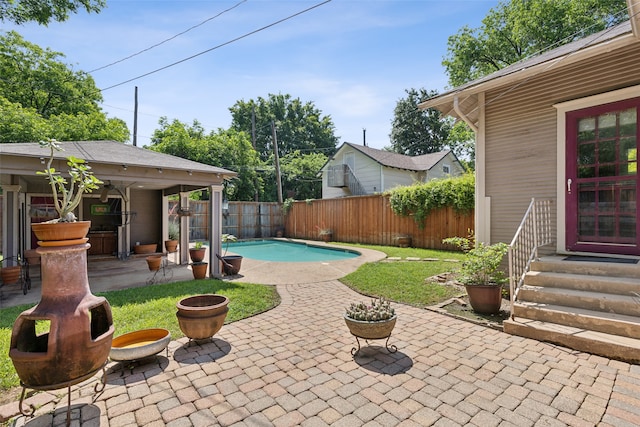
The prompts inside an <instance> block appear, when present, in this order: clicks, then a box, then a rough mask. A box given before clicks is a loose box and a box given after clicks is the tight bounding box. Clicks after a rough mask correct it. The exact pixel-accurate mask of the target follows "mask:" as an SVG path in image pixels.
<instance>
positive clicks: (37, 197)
mask: <svg viewBox="0 0 640 427" xmlns="http://www.w3.org/2000/svg"><path fill="white" fill-rule="evenodd" d="M61 145H62V147H63V149H64V151H59V152H56V153H54V157H55V160H54V162H53V165H52V167H55V169H56V170H58V171H61V172H62V173H63V175H64V174H65V172H66V169H67V165H66V158H67V157H69V156H75V157H78V158H81V159H84V160H86V161H87V162H88V163H89V165H90V166H91V168H92V170H93V172H94V174H95V176H96V177H98V178H99V179H100V180H101V181H103V184H102V185H101V188H100V189H99V190H97V191H94V192H93V193H89V194H85V196H84V198H83V201H82V203H81V205H80V206H79V208H78V212H76V216H77V217H78V218H79V219H80V220H91V221H92V225H91V229H90V233H89V243H91V244H92V247H93V253H94V254H98V255H102V256H113V257H114V258H115V257H117V258H120V259H126V258H128V257H129V255H130V254H131V253H132V252H133V247H134V245H136V244H138V243H147V244H148V243H156V244H157V247H158V248H162V244H163V241H164V240H167V239H168V229H169V216H168V200H169V197H170V196H174V195H177V196H178V197H179V200H180V204H179V206H180V214H181V215H180V242H179V249H178V251H179V253H178V255H179V258H178V261H177V262H179V263H181V264H186V263H187V262H188V261H189V256H188V249H189V237H190V230H189V221H188V215H189V194H190V193H191V192H193V191H198V190H209V203H210V209H209V211H210V212H212V214H211V215H210V216H209V218H208V221H210V224H209V227H208V228H209V230H211V232H210V233H209V236H208V245H209V248H210V250H209V251H208V252H209V265H210V275H211V276H214V277H217V276H219V275H220V263H219V262H217V259H216V257H215V254H217V253H220V250H221V247H220V246H221V235H222V201H223V189H224V182H225V181H226V180H230V179H232V178H233V177H235V176H236V175H237V174H236V173H235V172H233V171H229V170H227V169H223V168H219V167H215V166H210V165H205V164H202V163H198V162H194V161H191V160H186V159H183V158H180V157H175V156H171V155H167V154H163V153H158V152H155V151H152V150H149V149H145V148H141V147H136V146H133V145H129V144H123V143H120V142H116V141H75V142H61ZM49 154H50V153H49V151H48V150H46V149H43V148H41V147H40V145H39V144H38V143H12V144H0V188H1V190H2V193H1V194H2V196H1V199H0V201H1V204H0V206H1V209H2V212H3V215H2V226H1V228H0V231H1V238H0V243H1V245H2V246H1V247H0V253H2V255H3V256H4V258H5V259H6V260H7V261H6V262H5V265H6V264H7V263H8V265H11V262H15V260H16V259H17V257H18V256H21V257H22V256H24V253H25V251H27V250H29V249H34V248H35V247H37V241H36V239H35V237H34V236H33V235H32V232H31V224H32V223H34V222H41V221H45V220H48V219H53V218H55V217H56V213H55V210H54V209H53V206H52V204H51V202H52V198H51V197H52V193H51V188H50V186H49V183H48V181H47V180H46V179H45V178H44V177H42V176H39V175H36V171H38V170H43V169H44V168H45V166H46V162H47V160H48V158H49ZM159 251H162V249H159ZM90 254H91V252H90Z"/></svg>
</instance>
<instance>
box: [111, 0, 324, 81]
mask: <svg viewBox="0 0 640 427" xmlns="http://www.w3.org/2000/svg"><path fill="white" fill-rule="evenodd" d="M329 2H331V0H325V1H323V2H320V3H317V4H315V5H313V6H311V7H308V8H306V9H304V10H301V11H300V12H296V13H294V14H293V15H289V16H287V17H286V18H282V19H279V20H278V21H275V22H272V23H271V24H268V25H265V26H263V27H260V28H258V29H256V30H253V31H250V32H248V33H245V34H243V35H241V36H239V37H236V38H234V39H231V40H229V41H226V42H224V43H221V44H219V45H217V46H214V47H211V48H209V49H206V50H203V51H201V52H198V53H196V54H194V55H191V56H189V57H187V58H184V59H181V60H179V61H176V62H173V63H171V64H168V65H165V66H164V67H160V68H156V69H155V70H153V71H149V72H148V73H144V74H141V75H139V76H137V77H133V78H131V79H129V80H125V81H123V82H120V83H117V84H115V85H111V86H109V87H106V88H104V89H101V91H102V92H104V91H106V90H109V89H113V88H115V87H118V86H122V85H124V84H127V83H131V82H132V81H134V80H138V79H141V78H143V77H147V76H150V75H151V74H155V73H157V72H159V71H163V70H166V69H167V68H171V67H173V66H176V65H178V64H182V63H183V62H187V61H190V60H192V59H194V58H197V57H198V56H201V55H204V54H205V53H209V52H211V51H213V50H216V49H219V48H221V47H223V46H226V45H229V44H231V43H235V42H237V41H239V40H242V39H244V38H246V37H249V36H252V35H254V34H256V33H259V32H261V31H264V30H266V29H268V28H271V27H274V26H276V25H278V24H281V23H283V22H285V21H288V20H290V19H292V18H295V17H296V16H299V15H302V14H304V13H307V12H309V11H311V10H313V9H316V8H318V7H320V6H323V5H325V4H327V3H329Z"/></svg>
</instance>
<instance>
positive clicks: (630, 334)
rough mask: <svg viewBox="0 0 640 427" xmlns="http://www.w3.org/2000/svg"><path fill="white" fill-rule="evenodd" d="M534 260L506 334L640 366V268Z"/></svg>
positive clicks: (557, 259)
mask: <svg viewBox="0 0 640 427" xmlns="http://www.w3.org/2000/svg"><path fill="white" fill-rule="evenodd" d="M566 258H567V257H564V256H553V257H545V258H542V259H539V260H536V261H533V262H532V263H531V265H530V268H529V271H528V272H527V273H526V275H525V276H524V283H523V284H522V285H521V286H520V288H519V290H518V294H517V300H516V301H515V302H512V306H511V313H512V317H511V318H510V319H509V320H506V321H505V322H504V331H505V332H507V333H510V334H513V335H519V336H523V337H528V338H533V339H537V340H540V341H547V342H552V343H555V344H560V345H563V346H565V347H569V348H572V349H575V350H580V351H585V352H588V353H592V354H598V355H601V356H606V357H609V358H612V359H618V360H625V361H629V362H634V363H637V362H640V264H627V263H617V262H603V261H597V262H593V261H569V260H566Z"/></svg>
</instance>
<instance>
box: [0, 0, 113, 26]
mask: <svg viewBox="0 0 640 427" xmlns="http://www.w3.org/2000/svg"><path fill="white" fill-rule="evenodd" d="M105 5H106V1H105V0H0V21H3V22H4V21H10V22H14V23H16V24H23V23H25V22H28V21H35V22H37V23H38V24H40V25H47V24H49V23H50V22H51V21H59V22H63V21H66V20H67V19H68V18H69V13H77V12H78V9H84V10H86V11H87V12H88V13H91V12H100V10H102V8H103V7H104V6H105Z"/></svg>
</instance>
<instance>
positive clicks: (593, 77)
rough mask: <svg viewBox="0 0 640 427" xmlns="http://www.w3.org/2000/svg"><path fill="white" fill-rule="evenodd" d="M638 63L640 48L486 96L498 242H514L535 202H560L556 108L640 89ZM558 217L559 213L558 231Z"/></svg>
mask: <svg viewBox="0 0 640 427" xmlns="http://www.w3.org/2000/svg"><path fill="white" fill-rule="evenodd" d="M638 64H640V46H639V45H638V44H635V45H632V46H630V47H628V48H625V49H623V51H617V52H614V53H608V54H604V55H602V56H601V57H600V58H597V59H592V60H589V61H588V62H586V63H579V64H574V65H571V66H568V67H566V68H562V67H561V63H560V64H557V65H556V67H558V70H557V71H556V72H552V73H547V74H545V76H544V77H542V78H541V77H533V78H531V79H529V80H527V81H525V82H521V83H519V84H514V85H512V86H510V87H505V88H502V89H500V90H497V91H492V92H489V93H487V94H486V104H485V109H486V114H485V124H486V133H485V136H486V146H487V149H486V195H487V196H488V197H490V198H491V241H492V242H497V241H503V242H509V241H510V240H511V239H512V237H513V235H514V233H515V231H516V229H517V227H518V225H519V223H520V221H521V220H522V216H523V215H524V213H525V211H526V209H527V206H528V205H529V202H530V200H531V198H532V197H536V198H552V199H556V196H557V190H556V189H557V185H558V184H557V183H558V176H557V175H558V173H557V163H556V157H557V156H556V134H557V130H556V123H557V121H556V110H555V108H554V107H553V105H554V104H556V103H559V102H563V101H568V100H572V99H578V98H582V97H585V96H589V95H593V94H597V93H603V92H608V91H611V90H614V89H619V88H622V87H626V86H631V85H636V84H639V83H640V67H639V66H638ZM561 173H562V174H564V170H562V171H561ZM561 178H562V179H564V175H563V176H562V177H561ZM554 207H555V204H554ZM555 214H556V213H555V210H554V212H553V215H554V218H553V224H554V226H555Z"/></svg>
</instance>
